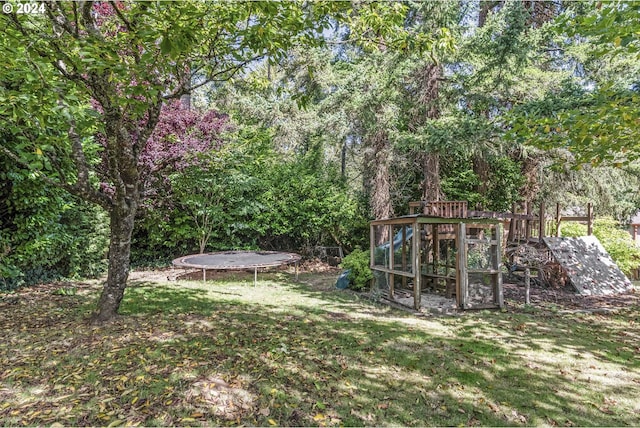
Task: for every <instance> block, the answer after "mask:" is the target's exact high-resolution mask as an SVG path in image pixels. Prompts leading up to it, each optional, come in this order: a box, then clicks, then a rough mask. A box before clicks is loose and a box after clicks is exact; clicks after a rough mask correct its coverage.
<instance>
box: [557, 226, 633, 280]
mask: <svg viewBox="0 0 640 428" xmlns="http://www.w3.org/2000/svg"><path fill="white" fill-rule="evenodd" d="M560 232H561V234H562V236H569V237H577V236H585V235H586V234H587V226H586V225H584V224H580V223H568V224H563V225H562V227H561V229H560ZM593 234H594V236H595V237H596V238H598V240H599V241H600V243H601V244H602V246H603V247H604V249H605V250H607V252H608V253H609V255H610V256H611V258H612V259H613V261H614V262H616V264H617V265H618V267H619V268H620V270H621V271H622V272H624V273H625V274H626V275H630V274H631V272H632V271H633V270H634V269H637V268H639V267H640V248H638V247H637V246H636V245H635V243H634V242H633V240H632V239H631V235H630V234H629V232H627V231H626V230H624V229H622V228H620V225H619V223H618V222H617V221H616V220H614V219H612V218H610V217H603V218H599V219H596V220H595V221H594V222H593Z"/></svg>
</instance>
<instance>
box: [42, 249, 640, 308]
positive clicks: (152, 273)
mask: <svg viewBox="0 0 640 428" xmlns="http://www.w3.org/2000/svg"><path fill="white" fill-rule="evenodd" d="M298 270H299V275H300V281H301V282H304V283H306V284H308V285H310V286H313V287H314V288H315V289H317V290H323V291H329V290H333V288H334V286H335V281H336V280H337V277H338V275H339V274H340V272H342V269H340V268H338V267H332V266H329V265H327V264H326V263H322V262H320V261H317V260H310V261H304V262H303V263H301V264H300V266H299V268H298ZM294 272H295V268H294V266H282V267H277V268H270V269H263V270H260V271H259V273H258V276H259V278H258V279H259V280H260V279H261V278H269V277H270V275H273V274H277V273H286V274H289V275H293V274H294ZM207 278H208V279H209V280H240V281H245V282H247V283H250V282H251V283H252V281H253V270H246V271H211V270H208V271H207ZM130 279H131V280H134V281H166V280H169V281H174V280H176V279H177V280H180V281H182V280H190V279H191V280H201V279H202V272H201V271H200V270H191V271H189V270H183V269H172V268H166V269H159V270H145V271H134V272H131V275H130ZM55 286H56V285H55V284H54V287H55ZM58 286H59V284H58ZM637 287H638V285H636V288H637ZM503 292H504V299H505V303H506V306H507V308H508V309H511V310H521V309H522V308H523V307H524V306H525V305H524V302H525V288H524V285H522V284H514V283H504V284H503ZM405 294H406V293H405ZM396 301H397V302H398V303H399V304H402V305H404V306H405V307H406V308H409V309H410V308H411V307H412V306H413V297H411V296H409V295H408V294H407V295H406V296H405V295H403V294H402V293H401V292H400V293H398V295H397V296H396ZM530 301H531V306H533V307H539V308H541V309H552V310H560V311H592V312H598V311H608V310H615V309H623V308H629V307H632V306H640V292H638V291H633V292H629V293H621V294H613V295H607V296H585V295H580V294H578V293H576V292H575V290H574V289H573V288H572V287H571V286H565V287H541V286H536V285H532V286H531V289H530ZM421 303H422V307H423V311H424V312H425V313H431V314H455V313H457V312H458V311H457V310H456V309H455V299H448V298H446V297H444V296H441V295H436V294H429V293H424V294H423V296H422V302H421Z"/></svg>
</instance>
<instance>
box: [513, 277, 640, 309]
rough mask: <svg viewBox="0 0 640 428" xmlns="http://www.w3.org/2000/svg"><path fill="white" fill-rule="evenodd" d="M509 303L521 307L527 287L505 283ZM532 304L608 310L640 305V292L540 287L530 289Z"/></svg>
mask: <svg viewBox="0 0 640 428" xmlns="http://www.w3.org/2000/svg"><path fill="white" fill-rule="evenodd" d="M503 288H504V297H505V301H506V302H507V304H508V305H509V306H511V307H514V308H519V307H522V306H523V305H524V302H525V288H524V286H523V285H520V284H503ZM530 300H531V305H532V306H534V307H541V308H546V309H556V310H568V311H595V312H597V311H607V310H614V309H620V308H629V307H632V306H639V305H640V293H638V292H637V291H634V292H630V293H621V294H612V295H608V296H584V295H580V294H578V293H576V292H575V290H574V289H573V288H572V287H570V286H566V287H557V288H554V287H538V286H532V287H531V290H530Z"/></svg>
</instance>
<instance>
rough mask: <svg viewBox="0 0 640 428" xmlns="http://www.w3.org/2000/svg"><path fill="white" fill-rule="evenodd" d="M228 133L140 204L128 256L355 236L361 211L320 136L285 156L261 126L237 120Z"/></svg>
mask: <svg viewBox="0 0 640 428" xmlns="http://www.w3.org/2000/svg"><path fill="white" fill-rule="evenodd" d="M229 138H230V139H231V141H229V142H228V143H227V145H225V146H224V148H223V149H221V150H219V151H216V152H213V153H210V154H209V155H207V156H204V157H203V159H201V162H200V163H199V164H198V166H197V167H195V166H194V167H193V168H188V169H186V170H184V171H182V172H176V173H174V174H172V175H171V176H170V177H169V180H170V182H171V189H172V193H171V194H170V195H168V197H167V198H166V199H165V201H164V202H163V204H162V205H161V206H159V207H154V208H153V210H145V211H144V212H142V215H141V218H140V221H139V223H138V230H137V231H136V232H135V245H134V246H133V257H134V261H135V263H142V264H149V263H150V262H152V261H153V260H154V257H155V260H158V259H160V260H169V259H170V258H171V257H175V256H177V255H180V254H185V253H189V252H196V251H200V250H202V251H215V250H225V249H240V248H246V249H250V248H264V249H282V250H284V249H289V250H296V251H298V250H300V249H302V248H304V247H313V246H316V245H336V243H339V245H345V246H347V247H349V246H351V245H354V244H355V243H359V240H358V239H359V238H355V237H354V232H353V231H354V230H357V231H359V232H361V231H362V228H363V225H365V226H366V221H367V219H366V218H365V217H363V215H362V213H361V210H360V209H359V206H358V202H357V200H356V199H354V198H353V197H352V196H350V194H349V191H348V189H347V187H346V185H345V183H344V181H343V180H342V179H341V178H340V176H339V173H338V172H337V171H336V170H335V168H334V167H333V166H332V165H331V164H329V163H327V162H326V161H325V160H324V159H323V156H324V154H323V150H322V146H321V145H320V144H312V145H311V147H310V148H309V150H308V151H307V152H306V153H300V154H298V155H294V156H292V157H290V158H289V159H285V158H284V157H283V155H282V154H280V153H278V152H277V151H276V150H275V149H274V147H273V140H272V135H271V133H270V132H269V131H264V130H261V129H257V130H256V129H253V128H250V127H245V128H242V129H241V130H239V131H238V132H237V134H236V135H234V136H230V137H229ZM360 235H362V239H364V238H366V233H360Z"/></svg>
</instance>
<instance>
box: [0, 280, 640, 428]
mask: <svg viewBox="0 0 640 428" xmlns="http://www.w3.org/2000/svg"><path fill="white" fill-rule="evenodd" d="M165 276H166V275H165V272H164V271H155V272H152V273H134V274H132V281H131V283H130V285H129V287H128V288H127V290H126V294H125V298H124V300H123V304H122V307H121V313H122V317H120V318H119V319H117V320H116V321H115V322H113V323H110V324H108V325H104V326H90V325H88V323H87V320H88V316H89V314H90V312H91V311H92V310H93V308H94V307H95V303H96V300H97V296H98V295H99V292H100V283H99V282H97V281H96V282H89V281H87V282H82V283H56V284H49V285H44V286H38V287H33V288H29V289H23V290H20V291H19V292H17V293H11V294H5V295H0V325H1V326H2V329H3V341H2V345H3V346H0V425H3V426H34V425H39V426H42V425H48V426H52V425H54V424H56V425H57V424H64V425H69V426H117V425H141V426H226V425H252V426H272V425H282V426H365V425H366V426H389V425H400V426H473V425H481V426H505V425H507V426H525V425H547V426H576V425H578V426H586V425H594V426H636V425H638V424H639V422H640V347H639V346H638V343H640V317H639V316H638V309H640V308H638V307H637V306H636V307H631V308H629V309H626V310H620V311H617V312H615V313H558V312H557V311H531V310H526V309H527V308H523V309H524V310H520V308H519V307H517V305H516V303H515V301H514V303H513V304H511V305H510V306H509V308H508V310H506V311H496V310H490V311H468V312H465V313H462V314H459V316H456V317H416V316H415V315H414V314H411V313H408V312H406V311H398V310H394V309H393V308H389V307H388V306H384V305H380V304H378V303H376V302H374V301H372V300H370V299H368V298H366V297H364V296H363V295H362V294H357V293H353V292H350V291H339V290H335V289H334V288H333V282H334V281H335V276H336V274H335V273H314V272H303V273H302V274H301V275H300V282H293V281H292V276H291V274H290V273H287V272H273V273H269V274H266V273H265V274H263V275H262V276H261V277H260V278H259V281H258V284H257V286H256V287H254V286H253V284H252V281H253V278H252V274H251V273H249V274H248V275H245V277H243V276H242V274H239V276H238V277H237V278H235V279H229V278H227V279H225V280H224V281H223V280H220V281H209V282H207V283H203V282H201V281H179V282H176V281H171V282H167V281H166V280H165V279H163V278H164V277H165ZM152 278H158V280H154V279H152ZM512 309H513V310H512Z"/></svg>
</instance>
